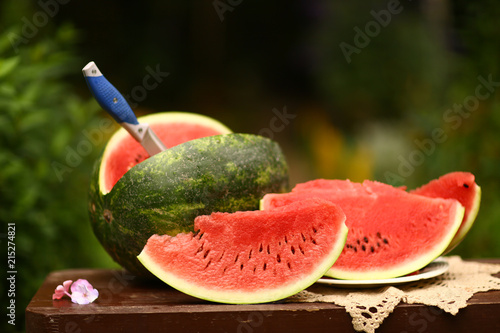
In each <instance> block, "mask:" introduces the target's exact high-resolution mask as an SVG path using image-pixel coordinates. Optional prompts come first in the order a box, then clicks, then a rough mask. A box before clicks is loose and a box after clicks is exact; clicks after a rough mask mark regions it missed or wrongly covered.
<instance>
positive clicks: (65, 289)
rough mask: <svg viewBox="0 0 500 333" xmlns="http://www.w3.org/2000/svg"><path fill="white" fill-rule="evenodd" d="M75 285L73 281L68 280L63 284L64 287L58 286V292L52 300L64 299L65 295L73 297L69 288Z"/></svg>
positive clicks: (55, 291) (55, 292)
mask: <svg viewBox="0 0 500 333" xmlns="http://www.w3.org/2000/svg"><path fill="white" fill-rule="evenodd" d="M72 283H73V281H71V280H66V281H64V282H63V284H62V285H58V286H57V288H56V290H54V295H52V299H61V298H63V296H64V295H68V296H69V297H71V295H70V294H69V286H70V285H71V284H72Z"/></svg>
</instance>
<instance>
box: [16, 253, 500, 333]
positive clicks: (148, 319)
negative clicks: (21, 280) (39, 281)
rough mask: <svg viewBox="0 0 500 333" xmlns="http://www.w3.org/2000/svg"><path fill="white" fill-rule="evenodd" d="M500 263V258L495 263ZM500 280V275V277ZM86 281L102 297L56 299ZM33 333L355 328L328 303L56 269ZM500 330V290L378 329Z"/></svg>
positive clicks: (30, 313)
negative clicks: (63, 288)
mask: <svg viewBox="0 0 500 333" xmlns="http://www.w3.org/2000/svg"><path fill="white" fill-rule="evenodd" d="M488 262H495V263H500V259H495V260H488ZM497 277H500V274H498V275H497ZM78 278H85V279H87V280H89V281H90V282H91V283H92V285H93V286H94V287H95V288H97V289H98V290H99V293H100V295H99V298H98V299H97V300H96V301H95V302H94V303H92V304H89V305H78V304H74V303H72V302H71V300H70V299H69V298H67V297H65V298H63V299H62V300H56V301H53V300H52V294H53V292H54V289H55V288H56V286H57V285H58V284H62V282H63V281H64V280H73V281H75V280H77V279H78ZM26 331H27V332H28V333H31V332H33V333H34V332H36V333H42V332H68V333H69V332H71V333H77V332H134V333H136V332H169V333H175V332H179V333H191V332H238V333H239V332H287V333H290V332H307V333H314V332H355V331H354V329H353V327H352V323H351V317H350V316H349V314H347V312H346V311H345V309H344V308H343V307H340V306H336V305H334V304H328V303H286V302H275V303H269V304H252V305H228V304H217V303H211V302H207V301H202V300H199V299H196V298H194V297H191V296H188V295H185V294H183V293H181V292H179V291H176V290H174V289H172V288H170V287H169V286H167V285H165V284H163V283H161V282H157V281H144V280H140V279H139V278H136V277H134V276H132V275H130V274H129V273H127V272H125V271H121V270H95V269H74V270H64V271H57V272H53V273H51V274H50V275H49V276H48V277H47V278H46V280H45V282H44V283H43V285H42V286H41V287H40V289H39V290H38V292H37V293H36V294H35V296H34V297H33V299H32V300H31V302H30V304H29V305H28V307H27V308H26ZM476 331H481V332H500V291H489V292H485V293H477V294H475V295H474V296H473V297H472V298H471V299H470V300H469V301H468V306H467V308H465V309H461V310H460V312H459V313H458V314H457V315H456V316H453V315H451V314H448V313H445V312H443V311H441V310H440V309H438V308H436V307H429V306H424V305H418V304H413V305H410V304H405V303H401V304H399V305H398V306H397V307H396V309H395V310H394V312H393V313H392V314H391V315H390V316H389V317H388V318H386V319H385V321H384V322H383V324H382V325H381V327H380V328H379V329H377V331H376V332H377V333H379V332H380V333H384V332H397V333H405V332H408V333H410V332H476Z"/></svg>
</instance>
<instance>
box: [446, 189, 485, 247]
mask: <svg viewBox="0 0 500 333" xmlns="http://www.w3.org/2000/svg"><path fill="white" fill-rule="evenodd" d="M475 188H476V196H475V197H474V203H473V204H472V207H471V208H470V211H469V216H468V217H467V220H466V221H463V222H462V229H461V230H459V231H458V232H457V233H456V235H455V237H453V239H452V241H451V242H450V245H448V247H447V248H446V250H445V251H444V253H443V254H447V253H449V252H450V251H451V250H453V249H454V248H455V247H456V246H457V245H458V244H460V242H461V241H462V240H463V239H464V238H465V235H467V233H468V232H469V230H470V229H471V228H472V225H473V224H474V221H476V217H477V214H478V213H479V207H480V206H481V194H482V193H481V187H480V186H479V185H477V184H476V187H475Z"/></svg>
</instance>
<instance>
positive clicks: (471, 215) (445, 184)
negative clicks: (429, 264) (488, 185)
mask: <svg viewBox="0 0 500 333" xmlns="http://www.w3.org/2000/svg"><path fill="white" fill-rule="evenodd" d="M410 193H413V194H419V195H424V196H427V197H430V198H445V199H456V200H458V201H459V202H460V203H461V204H462V205H463V206H464V207H465V214H464V218H463V221H462V224H461V225H460V228H459V229H458V231H457V233H456V235H455V237H453V240H452V241H451V243H450V245H448V248H447V249H446V250H445V253H448V252H450V251H451V250H452V249H453V248H454V247H455V246H457V245H458V244H459V243H460V242H461V241H462V240H463V239H464V237H465V235H466V234H467V233H468V232H469V230H470V228H471V227H472V225H473V224H474V221H475V220H476V217H477V213H478V212H479V205H480V202H481V187H479V186H478V185H477V184H476V182H475V177H474V175H473V174H472V173H470V172H450V173H448V174H446V175H443V176H441V177H439V178H438V179H434V180H432V181H430V182H429V183H427V184H425V185H423V186H422V187H419V188H417V189H415V190H412V191H410Z"/></svg>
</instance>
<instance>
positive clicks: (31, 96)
mask: <svg viewBox="0 0 500 333" xmlns="http://www.w3.org/2000/svg"><path fill="white" fill-rule="evenodd" d="M1 12H2V14H3V16H7V13H8V12H7V11H4V10H2V11H1ZM23 13H25V14H23ZM28 13H30V11H29V10H26V11H22V12H20V13H19V15H21V17H22V15H28ZM18 17H19V16H18ZM6 21H7V20H3V21H2V22H6ZM2 28H3V29H0V30H1V31H3V33H2V34H1V35H0V198H1V199H0V221H1V226H2V227H1V231H0V233H1V234H2V238H1V239H0V241H1V246H2V249H1V250H2V254H3V255H2V262H3V264H2V267H7V266H6V262H7V255H6V251H7V241H8V239H7V238H6V237H5V234H6V233H7V224H8V223H14V224H15V229H16V233H15V239H14V243H15V250H16V251H15V270H16V271H17V275H16V291H15V299H16V326H15V327H12V326H11V325H7V321H6V319H5V316H4V318H3V320H2V321H1V325H2V327H4V328H5V329H2V331H3V332H5V331H8V330H12V329H13V328H14V329H18V330H22V329H23V327H24V309H25V308H26V306H27V304H28V302H29V300H30V299H31V298H32V297H33V295H34V293H35V292H36V290H37V289H38V287H39V286H40V285H41V283H42V281H43V280H44V278H45V277H46V275H47V274H48V273H49V272H50V271H53V270H57V269H63V268H69V267H103V266H109V265H111V264H110V262H111V261H110V260H109V257H108V255H107V254H105V253H104V252H103V250H102V249H101V247H100V245H99V244H98V243H97V241H96V239H95V237H94V235H93V234H92V231H91V229H90V225H89V222H88V215H87V204H86V203H87V189H88V181H89V174H90V171H91V168H92V164H93V162H94V160H95V159H96V158H97V155H98V153H99V152H100V150H101V149H102V146H99V145H98V144H96V145H92V146H90V145H87V146H86V147H87V148H88V147H90V149H87V150H83V149H80V155H81V159H80V160H79V162H78V160H77V159H75V160H74V161H73V162H72V163H71V166H69V165H68V162H67V156H68V154H69V153H68V152H69V151H70V150H73V151H77V150H78V148H79V144H80V146H82V144H81V143H82V142H83V141H88V139H87V138H86V137H85V136H84V133H83V130H90V129H92V128H99V127H98V126H99V121H100V118H99V116H98V114H97V111H98V110H99V107H98V106H97V104H96V103H95V102H94V101H92V100H90V99H87V100H86V99H82V98H81V97H79V96H78V95H77V94H76V93H75V92H74V89H73V87H72V86H71V85H70V84H68V83H67V82H66V78H67V77H68V76H69V75H70V74H71V73H78V74H79V68H80V67H81V64H82V62H81V60H80V59H78V58H77V57H75V54H74V48H75V42H76V41H77V33H76V31H75V29H74V28H73V27H72V26H71V25H63V26H60V27H58V28H57V29H55V28H51V27H49V26H47V27H46V29H45V31H43V32H40V33H39V34H38V35H37V36H36V37H33V39H32V40H30V41H29V43H26V44H21V45H20V46H19V47H18V48H17V50H16V49H15V48H14V47H13V44H12V43H11V42H12V40H14V37H15V36H22V32H21V30H20V25H19V24H18V25H11V26H5V27H2ZM16 51H17V52H16ZM102 144H104V139H103V140H102V142H101V145H102ZM82 147H83V146H82ZM80 148H81V147H80ZM77 154H78V152H77ZM77 162H78V163H77ZM56 165H58V166H65V167H63V168H62V169H60V168H57V167H55V166H56ZM61 170H62V171H61ZM5 274H6V270H5V269H3V270H2V276H4V275H5ZM61 282H62V281H61ZM7 287H8V286H7V281H6V278H4V277H3V278H1V281H0V290H2V293H3V294H4V295H2V299H5V298H4V297H5V296H6V291H7V290H8V288H7ZM54 288H55V286H54ZM3 306H5V304H3Z"/></svg>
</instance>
